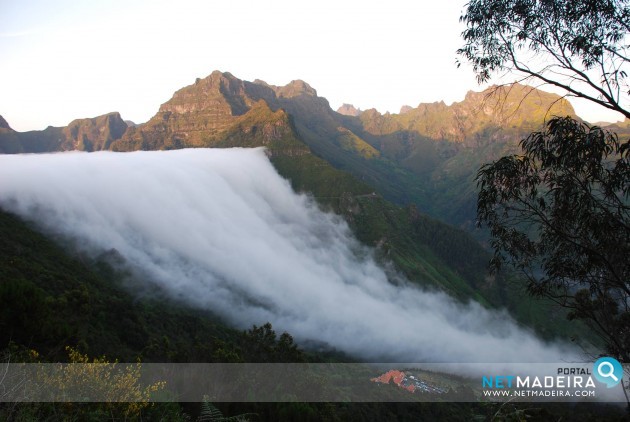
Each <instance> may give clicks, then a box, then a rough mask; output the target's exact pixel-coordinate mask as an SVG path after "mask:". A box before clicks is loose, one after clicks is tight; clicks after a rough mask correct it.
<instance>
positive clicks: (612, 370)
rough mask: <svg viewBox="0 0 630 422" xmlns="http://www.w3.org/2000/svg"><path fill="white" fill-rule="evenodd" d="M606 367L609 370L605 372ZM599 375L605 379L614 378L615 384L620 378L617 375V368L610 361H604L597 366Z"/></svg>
mask: <svg viewBox="0 0 630 422" xmlns="http://www.w3.org/2000/svg"><path fill="white" fill-rule="evenodd" d="M604 367H606V369H607V371H605V372H604ZM597 373H598V374H599V375H600V376H602V377H604V378H612V379H613V380H614V381H615V382H619V378H617V375H615V367H614V366H613V364H612V363H610V362H608V361H604V362H602V363H600V364H599V366H597Z"/></svg>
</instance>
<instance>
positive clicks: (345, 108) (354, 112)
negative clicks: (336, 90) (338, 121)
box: [337, 103, 361, 117]
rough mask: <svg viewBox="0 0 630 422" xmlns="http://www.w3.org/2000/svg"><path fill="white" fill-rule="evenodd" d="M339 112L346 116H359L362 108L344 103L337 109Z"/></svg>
mask: <svg viewBox="0 0 630 422" xmlns="http://www.w3.org/2000/svg"><path fill="white" fill-rule="evenodd" d="M337 113H339V114H343V115H344V116H354V117H356V116H358V115H360V114H361V110H360V109H357V108H355V107H354V106H353V105H352V104H345V103H344V104H342V105H341V107H339V108H338V109H337Z"/></svg>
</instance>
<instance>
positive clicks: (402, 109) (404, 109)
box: [400, 105, 413, 114]
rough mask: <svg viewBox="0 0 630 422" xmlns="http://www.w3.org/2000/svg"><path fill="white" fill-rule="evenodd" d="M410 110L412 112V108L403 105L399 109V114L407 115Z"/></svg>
mask: <svg viewBox="0 0 630 422" xmlns="http://www.w3.org/2000/svg"><path fill="white" fill-rule="evenodd" d="M411 110H413V107H411V106H409V105H404V106H402V107H400V114H405V113H409V112H410V111H411Z"/></svg>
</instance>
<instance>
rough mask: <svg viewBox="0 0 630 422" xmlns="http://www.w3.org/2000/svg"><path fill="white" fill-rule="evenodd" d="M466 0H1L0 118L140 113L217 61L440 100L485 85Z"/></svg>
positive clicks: (241, 72)
mask: <svg viewBox="0 0 630 422" xmlns="http://www.w3.org/2000/svg"><path fill="white" fill-rule="evenodd" d="M465 3H466V1H460V0H442V1H432V2H426V1H419V0H415V1H403V0H388V1H387V2H385V1H378V2H377V1H371V0H362V1H356V0H350V1H347V0H346V1H341V0H337V1H330V0H319V1H316V2H315V1H302V2H296V1H286V0H230V1H221V2H218V1H209V0H206V1H194V0H178V1H176V2H174V1H172V0H170V1H163V0H150V1H149V0H147V1H144V0H110V1H99V2H97V1H84V2H80V1H77V0H56V1H52V0H50V1H46V0H0V22H1V23H0V93H1V94H0V115H2V116H3V117H4V118H5V119H6V120H7V121H8V122H9V124H10V125H11V127H13V128H14V129H16V130H19V131H25V130H35V129H44V128H45V127H46V126H48V125H52V126H65V125H67V124H68V123H69V122H70V121H71V120H73V119H75V118H82V117H95V116H98V115H101V114H105V113H108V112H111V111H119V112H120V113H121V114H122V117H123V118H124V119H128V120H133V121H134V122H136V123H142V122H145V121H146V120H148V119H149V118H150V117H151V116H153V115H154V114H155V112H156V111H157V110H158V108H159V106H160V104H162V103H164V102H166V101H168V99H169V98H171V96H172V94H173V92H175V91H176V90H177V89H179V88H182V87H184V86H186V85H190V84H192V83H193V82H194V81H195V78H198V77H201V78H203V77H205V76H207V75H209V74H210V73H211V72H212V71H213V70H221V71H227V72H231V73H232V74H233V75H234V76H236V77H238V78H240V79H244V80H249V81H253V80H254V79H262V80H264V81H266V82H268V83H270V84H274V85H284V84H286V83H288V82H290V81H291V80H293V79H302V80H304V81H306V82H307V83H309V84H310V85H311V86H312V87H313V88H315V89H316V90H317V92H318V94H319V95H320V96H323V97H326V98H327V99H328V101H329V102H330V104H331V106H332V107H333V109H337V108H338V107H339V106H340V105H341V104H342V103H351V104H354V105H355V106H356V107H358V108H361V109H364V110H365V109H368V108H376V109H378V110H379V111H381V112H386V111H390V112H393V113H397V112H398V111H399V110H400V107H401V106H402V105H411V106H417V105H418V104H419V103H421V102H433V101H440V100H444V101H445V102H446V103H447V104H450V103H452V102H454V101H461V100H462V99H463V98H464V96H465V94H466V92H467V91H468V90H481V89H483V88H484V87H479V86H478V85H477V83H476V80H475V77H474V74H473V72H472V70H471V69H470V68H469V67H466V66H462V68H459V69H458V68H457V67H456V65H455V60H456V54H455V50H457V48H459V47H460V46H461V45H462V40H461V38H460V33H461V31H462V30H463V26H462V25H461V24H460V23H459V16H460V14H461V12H462V10H463V8H464V5H465ZM574 106H576V110H577V112H578V114H579V115H580V116H581V117H583V118H585V119H587V120H590V121H593V122H594V121H597V120H609V121H614V120H618V119H620V118H619V117H618V116H617V115H613V114H611V113H609V112H606V111H605V110H603V109H600V108H596V107H591V106H589V105H588V104H584V105H578V104H575V103H574Z"/></svg>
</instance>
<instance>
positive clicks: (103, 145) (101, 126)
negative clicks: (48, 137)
mask: <svg viewBox="0 0 630 422" xmlns="http://www.w3.org/2000/svg"><path fill="white" fill-rule="evenodd" d="M127 128H128V126H127V123H125V122H124V121H123V119H122V118H121V117H120V114H119V113H109V114H105V115H103V116H99V117H94V118H92V119H77V120H73V121H72V122H70V124H69V125H68V126H67V127H65V128H63V129H62V134H63V135H64V138H63V139H64V141H63V142H62V143H61V148H62V149H63V150H65V151H69V150H79V151H88V152H90V151H101V150H108V149H109V147H110V145H111V144H112V142H114V141H115V140H117V139H120V138H121V137H122V136H123V134H124V133H125V132H126V131H127Z"/></svg>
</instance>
